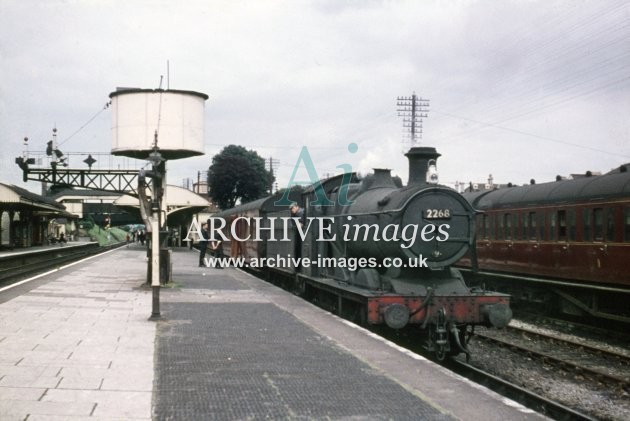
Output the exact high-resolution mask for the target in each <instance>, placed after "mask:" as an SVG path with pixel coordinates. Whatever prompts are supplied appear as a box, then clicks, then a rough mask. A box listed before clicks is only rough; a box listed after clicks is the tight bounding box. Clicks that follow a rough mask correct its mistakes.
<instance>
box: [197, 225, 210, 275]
mask: <svg viewBox="0 0 630 421" xmlns="http://www.w3.org/2000/svg"><path fill="white" fill-rule="evenodd" d="M208 238H210V236H209V233H208V224H203V226H202V227H201V238H200V239H199V267H202V266H205V265H206V264H205V261H204V259H205V257H206V249H207V248H208Z"/></svg>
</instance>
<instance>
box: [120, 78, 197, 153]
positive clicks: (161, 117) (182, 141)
mask: <svg viewBox="0 0 630 421" xmlns="http://www.w3.org/2000/svg"><path fill="white" fill-rule="evenodd" d="M109 97H110V98H111V101H112V104H111V106H112V155H122V156H128V157H131V158H139V159H147V158H148V157H149V154H150V153H151V151H152V150H153V146H154V142H155V133H156V131H157V134H158V143H157V146H158V148H159V150H160V154H161V155H162V158H164V159H166V160H169V159H181V158H188V157H191V156H197V155H203V153H204V139H203V132H204V107H205V101H206V100H207V99H208V95H206V94H204V93H201V92H195V91H181V90H170V89H169V90H163V89H138V88H118V89H117V90H116V91H114V92H112V93H110V94H109Z"/></svg>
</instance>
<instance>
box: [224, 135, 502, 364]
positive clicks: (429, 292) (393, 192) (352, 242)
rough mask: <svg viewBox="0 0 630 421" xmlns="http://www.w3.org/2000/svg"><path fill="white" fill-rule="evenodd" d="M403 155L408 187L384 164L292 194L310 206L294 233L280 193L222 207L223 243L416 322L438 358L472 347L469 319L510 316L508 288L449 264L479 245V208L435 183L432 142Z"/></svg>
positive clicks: (341, 298)
mask: <svg viewBox="0 0 630 421" xmlns="http://www.w3.org/2000/svg"><path fill="white" fill-rule="evenodd" d="M406 156H407V157H408V159H409V182H408V184H407V185H406V186H404V187H403V186H401V183H400V182H399V181H398V182H396V181H395V179H393V178H392V177H391V175H390V172H389V170H382V169H381V170H375V171H374V174H371V175H369V176H367V177H365V178H364V179H363V180H361V181H358V180H356V178H354V176H353V178H352V180H351V183H350V184H347V183H346V181H347V180H348V177H347V176H348V174H345V175H340V176H337V177H333V178H330V179H327V180H324V181H321V182H320V183H316V184H314V185H312V186H310V188H307V189H306V190H305V191H303V192H301V194H299V195H297V196H296V197H293V198H292V199H294V200H296V201H298V202H299V203H300V205H301V206H302V207H303V209H304V211H305V212H304V217H303V219H302V221H301V223H302V224H300V223H299V222H297V221H296V226H294V227H292V229H290V230H289V232H287V231H286V227H287V225H286V223H285V224H283V223H278V221H282V222H286V221H287V218H289V217H290V213H289V209H288V206H286V205H284V206H278V203H279V197H278V196H272V197H269V198H265V199H260V200H258V201H255V202H251V203H248V204H245V205H242V206H237V207H235V208H233V209H228V210H225V211H223V212H220V213H218V214H217V215H215V217H218V218H223V219H224V220H226V221H227V222H228V225H226V228H229V229H224V230H223V232H224V233H225V235H226V237H227V238H228V240H227V244H224V248H223V250H224V253H226V254H227V253H230V255H231V256H232V257H235V258H237V257H242V258H244V259H245V260H247V259H251V258H256V259H258V260H256V262H260V261H261V260H262V259H261V258H265V259H264V261H265V262H266V263H267V264H266V265H264V266H265V267H264V268H261V269H260V270H263V271H264V272H265V273H267V274H270V273H271V272H275V274H276V275H277V274H283V275H286V276H285V279H287V280H288V283H289V286H290V288H291V289H293V290H294V291H297V292H298V293H300V294H301V295H303V296H304V297H306V298H307V299H310V300H312V301H316V302H317V303H318V304H319V305H322V306H324V307H327V308H329V309H331V310H333V311H335V312H336V313H338V314H340V315H342V316H344V317H346V318H350V319H353V320H355V321H357V322H359V323H361V324H368V325H386V326H388V327H390V328H393V329H401V328H408V329H413V328H419V329H420V330H421V331H422V333H423V334H425V336H426V347H427V349H429V350H430V351H432V352H435V353H436V355H437V356H438V358H440V359H441V358H444V356H445V355H452V354H459V353H460V352H465V353H468V351H467V349H466V341H465V339H466V334H467V332H469V329H468V328H469V327H471V326H472V327H474V326H475V325H486V326H495V327H503V326H505V325H506V324H507V323H508V322H509V320H510V319H511V314H512V313H511V310H510V307H509V296H508V295H504V294H499V293H494V292H488V291H484V290H481V289H471V288H469V287H467V286H466V284H465V283H464V280H463V278H462V276H461V274H460V272H459V271H458V270H457V269H454V268H453V267H451V265H452V264H453V263H455V262H457V261H458V260H459V259H460V258H461V257H462V256H463V255H464V254H465V253H466V252H467V251H468V249H469V247H471V246H472V245H473V236H474V232H475V211H474V210H473V208H472V207H471V206H470V204H469V203H468V202H467V201H466V200H464V199H463V198H462V196H461V195H460V194H459V193H457V192H455V191H454V190H452V189H450V188H448V187H446V186H442V185H439V184H437V173H436V172H435V162H436V160H437V158H438V157H439V156H440V155H439V154H438V153H437V152H436V150H435V149H434V148H428V147H416V148H412V149H411V150H410V151H409V152H408V153H407V154H406ZM324 195H325V197H326V198H328V199H329V203H328V204H331V205H330V206H325V205H322V200H321V198H322V197H324ZM283 218H284V219H283ZM289 222H291V223H294V221H289ZM298 225H299V227H298ZM302 234H303V238H302ZM283 240H284V241H283ZM291 257H293V260H291ZM291 263H295V264H291ZM257 265H258V264H257Z"/></svg>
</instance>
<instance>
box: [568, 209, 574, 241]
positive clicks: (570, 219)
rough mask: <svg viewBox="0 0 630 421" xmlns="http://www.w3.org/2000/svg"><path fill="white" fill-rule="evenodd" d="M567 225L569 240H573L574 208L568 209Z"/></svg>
mask: <svg viewBox="0 0 630 421" xmlns="http://www.w3.org/2000/svg"><path fill="white" fill-rule="evenodd" d="M567 216H568V227H569V241H575V237H576V228H575V209H569V210H568V215H567Z"/></svg>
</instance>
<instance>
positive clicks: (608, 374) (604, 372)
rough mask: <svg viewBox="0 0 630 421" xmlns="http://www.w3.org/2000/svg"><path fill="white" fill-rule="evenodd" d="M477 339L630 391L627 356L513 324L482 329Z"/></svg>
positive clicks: (628, 360) (628, 358) (626, 354)
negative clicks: (499, 327)
mask: <svg viewBox="0 0 630 421" xmlns="http://www.w3.org/2000/svg"><path fill="white" fill-rule="evenodd" d="M476 337H477V338H478V339H482V340H484V341H491V342H493V343H494V344H497V345H499V346H504V347H509V348H510V349H511V350H513V351H517V352H520V353H522V354H525V355H526V356H527V357H529V358H537V359H539V360H541V361H542V362H544V363H545V364H552V365H555V366H558V367H560V368H562V369H563V370H572V371H573V372H574V375H579V376H582V377H589V378H590V379H591V380H592V381H596V382H600V383H605V384H607V385H610V386H613V387H620V388H623V389H624V390H626V391H628V392H630V354H628V353H623V352H618V351H615V350H611V349H606V348H604V347H602V346H597V345H592V344H588V343H584V342H581V341H577V340H575V339H571V338H567V337H562V335H552V334H549V333H543V332H540V331H533V330H530V329H527V328H524V327H519V326H513V325H511V326H508V327H507V328H506V329H503V330H500V331H496V330H494V331H493V330H483V331H482V332H477V333H476Z"/></svg>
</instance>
